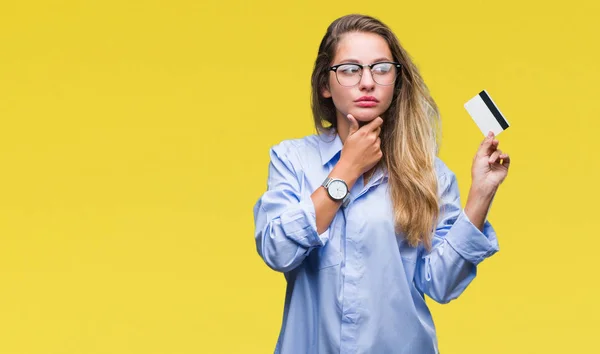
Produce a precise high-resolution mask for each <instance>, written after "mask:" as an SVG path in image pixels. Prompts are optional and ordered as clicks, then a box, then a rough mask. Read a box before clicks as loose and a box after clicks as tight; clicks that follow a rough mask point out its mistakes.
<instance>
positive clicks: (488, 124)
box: [465, 90, 509, 136]
mask: <svg viewBox="0 0 600 354" xmlns="http://www.w3.org/2000/svg"><path fill="white" fill-rule="evenodd" d="M465 108H466V110H467V112H469V114H470V115H471V117H472V118H473V120H474V121H475V124H477V126H478V127H479V130H481V132H482V133H483V135H485V136H487V135H488V133H489V131H490V130H491V131H493V132H494V134H495V135H498V134H500V133H502V132H503V131H505V130H506V129H507V128H508V127H509V124H508V121H506V118H504V115H502V113H500V110H499V109H498V106H496V104H495V103H494V101H492V98H491V97H490V95H488V93H487V91H485V90H483V91H481V92H480V93H479V94H478V95H477V96H475V97H473V98H471V99H470V100H469V101H468V102H467V103H465Z"/></svg>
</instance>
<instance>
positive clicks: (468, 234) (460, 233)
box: [446, 209, 499, 265]
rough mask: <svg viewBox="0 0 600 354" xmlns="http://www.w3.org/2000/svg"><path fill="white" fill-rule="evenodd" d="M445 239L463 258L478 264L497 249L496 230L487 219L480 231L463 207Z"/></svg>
mask: <svg viewBox="0 0 600 354" xmlns="http://www.w3.org/2000/svg"><path fill="white" fill-rule="evenodd" d="M446 241H448V243H449V244H450V246H451V247H452V248H453V249H454V250H455V251H456V252H457V253H458V254H460V255H461V256H462V257H463V258H464V259H466V260H467V261H469V262H471V263H473V264H474V265H478V264H479V263H481V262H482V261H483V260H484V259H486V258H488V257H490V256H492V255H493V254H494V253H496V252H498V251H499V246H498V239H497V238H496V231H495V230H494V228H493V227H492V224H490V223H489V221H487V220H486V221H485V223H484V226H483V232H482V231H480V230H479V229H478V228H477V227H476V226H475V225H473V223H472V222H471V220H469V217H468V216H467V214H465V212H464V209H463V210H461V212H460V214H459V215H458V218H457V219H456V221H455V222H454V225H452V228H451V229H450V231H449V232H448V234H447V235H446Z"/></svg>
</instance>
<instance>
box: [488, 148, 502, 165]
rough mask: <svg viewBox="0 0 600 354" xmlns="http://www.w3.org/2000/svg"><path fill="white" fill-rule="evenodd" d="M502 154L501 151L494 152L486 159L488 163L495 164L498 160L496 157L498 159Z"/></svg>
mask: <svg viewBox="0 0 600 354" xmlns="http://www.w3.org/2000/svg"><path fill="white" fill-rule="evenodd" d="M501 154H502V151H500V150H496V151H494V152H493V153H492V155H491V156H490V158H489V159H488V163H495V162H496V160H498V157H500V155H501Z"/></svg>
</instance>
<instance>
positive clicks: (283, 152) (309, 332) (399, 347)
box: [254, 134, 498, 354]
mask: <svg viewBox="0 0 600 354" xmlns="http://www.w3.org/2000/svg"><path fill="white" fill-rule="evenodd" d="M341 149H342V142H341V140H340V138H339V136H338V135H335V136H334V137H332V136H329V135H325V134H322V135H311V136H307V137H305V138H302V139H294V140H286V141H283V142H281V143H280V144H278V145H276V146H274V147H273V148H272V149H271V151H270V154H271V162H270V164H269V177H268V185H267V191H266V192H265V193H264V194H263V195H262V196H261V197H260V199H259V200H258V201H257V203H256V205H255V206H254V218H255V225H256V229H255V239H256V247H257V250H258V253H259V254H260V256H261V257H262V259H263V260H264V261H265V263H266V264H267V265H268V266H269V267H271V268H272V269H274V270H277V271H280V272H283V273H284V274H285V278H286V280H287V291H286V298H285V305H284V314H283V323H282V326H281V331H280V334H279V338H278V340H277V344H276V347H275V353H283V354H289V353H302V354H305V353H306V354H308V353H310V354H316V353H320V354H326V353H377V354H380V353H399V354H401V353H406V354H430V353H431V354H434V353H437V352H438V349H437V347H438V345H437V339H436V334H435V327H434V324H433V320H432V317H431V313H430V311H429V309H428V307H427V305H426V303H425V298H424V294H427V295H428V296H429V297H430V298H432V299H434V300H435V301H437V302H440V303H447V302H449V301H450V300H452V299H455V298H456V297H458V296H459V295H460V294H461V293H462V292H463V291H464V290H465V288H466V287H467V285H468V284H469V283H470V282H471V281H472V280H473V278H474V277H475V274H476V266H477V265H478V264H479V263H480V262H481V261H482V260H484V259H485V258H487V257H489V256H491V255H492V254H494V253H495V252H497V251H498V241H497V239H496V234H495V232H494V229H493V228H492V226H491V225H490V224H489V222H488V221H486V222H485V225H484V230H483V232H481V231H480V230H479V229H478V228H477V227H475V226H474V225H473V224H472V223H471V222H470V221H469V219H468V217H467V215H466V214H465V213H464V210H463V209H462V208H461V204H460V197H459V190H458V185H457V182H456V177H455V175H454V173H453V172H452V171H450V170H449V169H448V167H447V166H446V165H445V164H444V163H443V162H442V161H441V160H440V159H439V158H436V162H435V169H436V172H437V178H438V186H439V193H438V194H439V198H440V208H441V209H440V217H439V221H438V224H437V228H436V231H435V235H434V237H433V247H432V249H431V250H430V251H429V252H427V251H426V250H425V249H424V247H423V246H418V247H411V246H409V245H408V244H407V242H406V240H405V239H404V236H403V234H402V233H397V232H395V229H394V217H393V208H392V203H391V197H390V195H389V192H388V189H387V186H388V185H387V183H388V178H387V173H386V172H384V173H381V172H378V173H376V174H374V175H373V177H371V179H370V180H369V181H368V183H367V185H366V186H365V185H364V180H363V178H362V177H360V178H359V179H358V180H357V181H356V183H355V184H354V186H353V188H352V190H351V191H350V194H351V201H350V203H349V204H348V205H347V206H346V207H344V208H340V209H339V210H338V211H337V214H336V215H335V217H334V219H333V221H332V222H331V224H330V226H329V228H328V229H327V230H325V231H324V232H323V233H322V234H318V232H317V227H316V217H315V208H314V204H313V202H312V200H311V198H310V196H311V194H312V193H313V192H314V191H315V190H316V189H317V188H320V186H321V184H322V183H323V181H324V180H325V178H326V177H327V176H328V175H329V173H330V172H331V170H332V169H333V167H334V166H335V164H336V163H337V161H338V160H339V157H340V151H341ZM321 188H322V187H321Z"/></svg>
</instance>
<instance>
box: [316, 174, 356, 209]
mask: <svg viewBox="0 0 600 354" xmlns="http://www.w3.org/2000/svg"><path fill="white" fill-rule="evenodd" d="M321 185H322V186H323V187H325V189H326V190H327V194H328V195H329V198H331V199H333V200H335V201H336V202H339V201H340V200H341V201H342V206H343V207H345V206H346V205H348V203H350V193H349V192H348V185H347V184H346V182H345V181H344V180H342V179H339V178H331V177H327V178H325V181H323V184H321Z"/></svg>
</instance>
